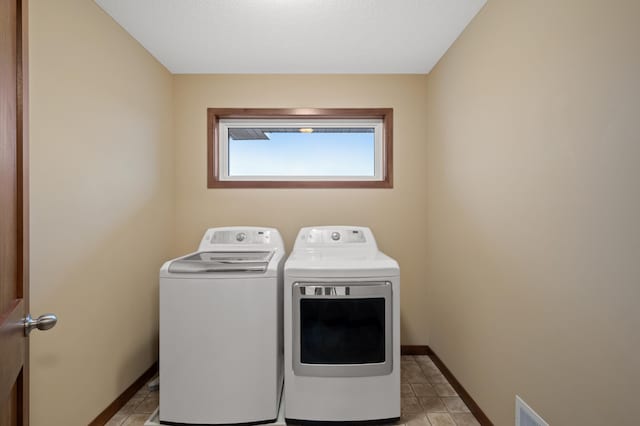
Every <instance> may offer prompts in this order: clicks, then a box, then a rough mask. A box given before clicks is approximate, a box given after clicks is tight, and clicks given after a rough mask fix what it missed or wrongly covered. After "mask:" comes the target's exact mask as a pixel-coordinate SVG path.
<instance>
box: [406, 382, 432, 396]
mask: <svg viewBox="0 0 640 426" xmlns="http://www.w3.org/2000/svg"><path fill="white" fill-rule="evenodd" d="M411 387H412V388H413V393H414V394H415V395H416V396H418V397H420V396H436V390H435V389H434V388H433V386H431V385H430V384H429V383H414V384H412V385H411Z"/></svg>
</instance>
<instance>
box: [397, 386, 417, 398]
mask: <svg viewBox="0 0 640 426" xmlns="http://www.w3.org/2000/svg"><path fill="white" fill-rule="evenodd" d="M400 396H401V397H402V396H416V394H414V393H413V389H411V385H410V384H409V383H403V384H401V385H400Z"/></svg>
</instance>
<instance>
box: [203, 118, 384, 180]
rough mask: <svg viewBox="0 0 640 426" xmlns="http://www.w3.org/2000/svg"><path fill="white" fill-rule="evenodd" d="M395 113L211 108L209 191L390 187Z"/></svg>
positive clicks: (209, 122) (209, 127)
mask: <svg viewBox="0 0 640 426" xmlns="http://www.w3.org/2000/svg"><path fill="white" fill-rule="evenodd" d="M392 114H393V110H392V109H216V108H210V109H209V110H208V166H209V167H208V186H209V188H225V187H227V188H260V187H262V188H277V187H300V188H331V187H341V188H391V187H392V186H393V184H392V167H391V165H392V141H391V137H392Z"/></svg>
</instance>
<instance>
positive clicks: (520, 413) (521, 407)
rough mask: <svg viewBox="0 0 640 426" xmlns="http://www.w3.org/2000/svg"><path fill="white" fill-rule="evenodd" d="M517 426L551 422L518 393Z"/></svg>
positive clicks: (537, 425) (541, 425) (532, 425)
mask: <svg viewBox="0 0 640 426" xmlns="http://www.w3.org/2000/svg"><path fill="white" fill-rule="evenodd" d="M516 426H549V423H547V422H545V421H544V420H543V419H542V417H540V416H539V415H538V414H537V413H536V412H535V411H533V409H532V408H531V407H529V405H527V403H526V402H524V401H523V400H522V398H520V397H519V396H518V395H516Z"/></svg>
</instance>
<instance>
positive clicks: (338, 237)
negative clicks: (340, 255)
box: [331, 232, 340, 241]
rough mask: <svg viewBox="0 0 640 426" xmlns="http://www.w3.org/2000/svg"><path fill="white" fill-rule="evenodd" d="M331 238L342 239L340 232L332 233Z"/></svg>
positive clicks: (334, 239)
mask: <svg viewBox="0 0 640 426" xmlns="http://www.w3.org/2000/svg"><path fill="white" fill-rule="evenodd" d="M331 239H332V240H333V241H338V240H339V239H340V233H339V232H332V233H331Z"/></svg>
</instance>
